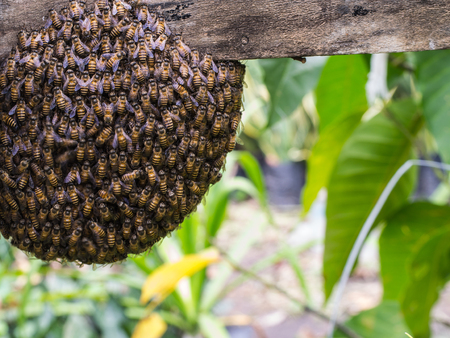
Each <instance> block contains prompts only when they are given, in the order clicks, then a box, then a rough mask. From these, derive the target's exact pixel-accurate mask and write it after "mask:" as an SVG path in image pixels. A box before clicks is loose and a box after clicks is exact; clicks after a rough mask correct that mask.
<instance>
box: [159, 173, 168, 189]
mask: <svg viewBox="0 0 450 338" xmlns="http://www.w3.org/2000/svg"><path fill="white" fill-rule="evenodd" d="M158 176H159V191H161V193H162V194H163V195H165V194H167V177H166V173H165V172H164V170H160V171H159V172H158Z"/></svg>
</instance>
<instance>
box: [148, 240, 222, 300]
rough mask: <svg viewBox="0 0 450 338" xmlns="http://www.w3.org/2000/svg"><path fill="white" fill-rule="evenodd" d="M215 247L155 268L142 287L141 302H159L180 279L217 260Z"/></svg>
mask: <svg viewBox="0 0 450 338" xmlns="http://www.w3.org/2000/svg"><path fill="white" fill-rule="evenodd" d="M219 258H220V256H219V252H218V251H217V250H216V249H215V248H210V249H207V250H204V251H201V252H199V253H197V254H192V255H186V256H184V257H183V258H181V260H180V261H178V262H176V263H166V264H164V265H162V266H161V267H159V268H158V269H156V270H155V271H154V272H153V273H152V274H151V275H150V276H149V277H148V278H147V280H146V281H145V283H144V286H143V287H142V294H141V302H142V303H147V302H149V301H151V307H154V306H156V305H158V304H159V303H161V302H162V301H163V300H164V299H165V298H166V297H167V296H168V295H169V294H170V293H171V292H172V291H173V290H174V289H175V288H176V286H177V284H178V282H179V281H180V279H182V278H183V277H189V276H191V275H193V274H194V273H196V272H197V271H199V270H201V269H203V268H205V267H206V266H208V265H209V264H211V263H214V262H217V261H218V260H219Z"/></svg>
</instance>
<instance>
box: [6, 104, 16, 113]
mask: <svg viewBox="0 0 450 338" xmlns="http://www.w3.org/2000/svg"><path fill="white" fill-rule="evenodd" d="M16 110H17V104H16V105H15V106H14V107H12V109H11V110H10V111H9V113H8V115H14V113H15V112H16Z"/></svg>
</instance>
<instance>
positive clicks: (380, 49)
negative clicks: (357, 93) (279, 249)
mask: <svg viewBox="0 0 450 338" xmlns="http://www.w3.org/2000/svg"><path fill="white" fill-rule="evenodd" d="M141 2H145V3H148V4H149V5H151V6H152V7H154V8H155V9H158V10H159V11H162V12H163V13H164V14H165V15H166V18H167V19H168V20H169V21H171V22H170V27H171V28H172V27H173V28H174V30H175V31H176V32H182V33H183V36H184V39H185V40H186V41H187V42H188V43H189V45H190V46H191V47H196V48H198V49H199V50H200V51H203V52H205V51H209V52H211V53H213V55H214V57H215V58H216V59H225V60H226V59H228V60H233V59H240V60H243V59H255V58H279V57H293V56H313V55H334V54H360V53H385V52H402V51H420V50H430V49H445V48H450V24H449V22H450V2H449V1H447V0H395V1H392V0H366V1H358V0H172V1H169V0H154V1H153V0H152V1H151V0H144V1H142V0H141ZM67 3H68V2H67V0H29V1H26V0H0V58H3V57H4V56H5V55H6V54H7V53H8V51H9V50H10V48H11V46H12V45H13V44H15V43H16V35H17V33H18V31H19V30H21V29H28V30H29V29H32V28H39V27H40V26H42V25H43V24H44V23H45V20H46V19H45V17H46V15H47V12H48V9H49V8H52V7H54V8H56V9H58V10H59V9H60V8H61V7H63V6H64V5H67ZM92 3H93V1H92V0H91V1H88V4H92Z"/></svg>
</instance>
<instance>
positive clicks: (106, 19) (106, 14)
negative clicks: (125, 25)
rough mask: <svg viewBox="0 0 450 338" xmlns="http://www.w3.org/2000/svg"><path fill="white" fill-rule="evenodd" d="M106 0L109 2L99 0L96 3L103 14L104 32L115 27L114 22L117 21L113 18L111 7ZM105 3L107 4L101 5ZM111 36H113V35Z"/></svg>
mask: <svg viewBox="0 0 450 338" xmlns="http://www.w3.org/2000/svg"><path fill="white" fill-rule="evenodd" d="M105 2H107V1H106V0H101V1H98V2H97V3H96V4H95V5H96V6H98V9H99V11H101V14H102V20H103V27H102V30H103V31H104V32H109V31H110V30H111V29H112V27H113V23H114V22H115V19H113V18H112V16H111V12H110V11H109V7H108V5H107V4H106V3H105ZM103 3H105V6H104V7H103V8H101V6H103ZM119 33H120V31H119ZM111 37H113V36H111Z"/></svg>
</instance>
